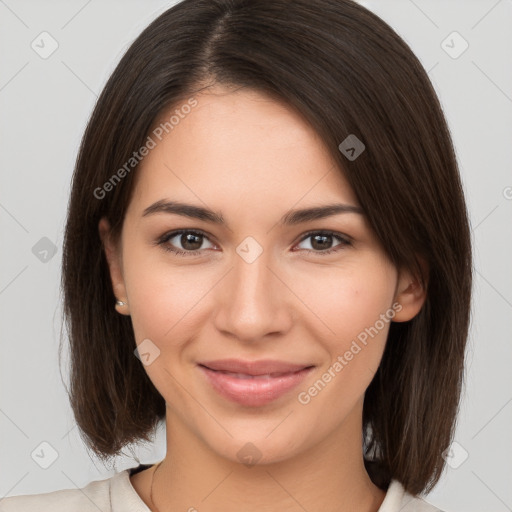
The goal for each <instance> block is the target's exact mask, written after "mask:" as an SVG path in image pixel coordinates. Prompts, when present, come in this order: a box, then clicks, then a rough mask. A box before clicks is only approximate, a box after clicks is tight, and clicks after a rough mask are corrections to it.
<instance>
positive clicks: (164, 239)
mask: <svg viewBox="0 0 512 512" xmlns="http://www.w3.org/2000/svg"><path fill="white" fill-rule="evenodd" d="M183 233H191V234H193V235H199V236H202V237H204V238H206V239H208V240H209V237H208V235H207V234H206V233H204V232H203V231H201V230H191V229H178V230H176V231H171V232H169V233H166V234H165V235H163V236H162V237H161V238H160V239H159V240H158V241H157V242H156V243H157V245H160V246H162V249H163V250H164V251H167V252H171V253H174V254H176V255H177V256H184V257H189V256H196V255H198V254H200V253H201V249H198V250H196V251H182V250H181V249H172V248H171V247H169V246H168V245H166V243H167V242H168V241H169V240H170V239H172V238H174V237H175V236H177V235H182V234H183ZM313 235H320V236H332V237H334V238H336V239H338V240H339V242H341V243H340V244H339V245H337V246H335V247H333V248H331V249H326V250H325V251H314V250H312V249H302V250H304V251H306V252H308V253H313V254H318V255H321V256H326V255H328V254H332V253H334V252H338V251H340V250H342V249H343V248H344V247H346V246H349V245H352V243H351V242H350V240H348V238H346V237H344V236H342V235H341V234H339V233H336V232H334V231H327V230H319V231H309V232H307V233H305V234H304V236H303V237H302V238H301V239H300V240H299V242H298V243H301V242H303V241H304V240H307V239H308V238H310V237H312V236H313Z"/></svg>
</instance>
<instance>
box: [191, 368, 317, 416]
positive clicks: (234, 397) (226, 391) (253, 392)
mask: <svg viewBox="0 0 512 512" xmlns="http://www.w3.org/2000/svg"><path fill="white" fill-rule="evenodd" d="M198 368H199V369H200V370H201V372H202V373H203V375H205V377H206V380H207V382H208V383H209V384H210V385H211V386H212V388H213V389H214V390H215V391H216V392H217V393H219V394H220V395H222V396H223V397H225V398H227V399H229V400H231V401H233V402H236V403H238V404H240V405H245V406H250V407H258V406H262V405H265V404H268V403H270V402H272V401H274V400H277V399H278V398H279V397H281V396H283V395H284V394H285V393H287V392H289V391H290V390H292V389H293V388H295V387H296V386H298V385H299V384H300V383H301V382H302V381H303V380H304V379H305V378H306V377H307V376H308V375H309V373H311V371H312V370H313V368H314V366H313V365H304V364H293V363H287V362H283V361H275V360H261V361H241V360H237V359H223V360H218V361H205V362H204V363H199V364H198Z"/></svg>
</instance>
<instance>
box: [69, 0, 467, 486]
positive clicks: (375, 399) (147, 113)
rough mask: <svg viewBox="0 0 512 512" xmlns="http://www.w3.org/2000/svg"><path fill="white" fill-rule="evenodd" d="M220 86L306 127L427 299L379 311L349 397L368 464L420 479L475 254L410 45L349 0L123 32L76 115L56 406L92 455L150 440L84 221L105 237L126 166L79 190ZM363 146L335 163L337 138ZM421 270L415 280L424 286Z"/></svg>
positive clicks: (440, 430) (428, 464) (160, 406)
mask: <svg viewBox="0 0 512 512" xmlns="http://www.w3.org/2000/svg"><path fill="white" fill-rule="evenodd" d="M208 83H210V84H213V83H219V84H224V85H234V86H240V87H248V88H251V89H254V90H258V91H260V92H263V93H266V94H269V95H271V96H273V97H275V98H278V99H279V100H280V101H282V102H285V103H286V104H287V105H289V106H290V107H292V108H294V109H296V110H297V111H298V112H300V113H301V115H303V116H304V119H306V120H307V122H309V123H310V124H311V126H312V127H313V128H314V129H315V130H316V132H317V133H318V134H319V135H320V137H321V138H322V139H323V141H324V142H325V144H326V146H327V148H328V149H329V151H330V152H331V153H332V156H333V158H334V159H335V161H336V162H337V164H339V169H340V171H339V172H343V173H344V176H345V178H346V179H347V180H348V182H349V184H350V186H351V187H352V189H353V191H354V193H355V194H356V197H357V199H358V201H359V203H360V205H361V206H362V208H363V210H364V212H365V214H366V216H367V218H368V221H369V223H370V225H371V226H372V228H373V230H374V232H375V234H376V236H377V237H378V239H379V240H380V242H381V243H382V246H383V247H384V249H385V251H386V252H387V254H388V256H389V258H390V260H391V261H392V262H393V263H394V265H395V266H396V267H397V268H405V269H409V270H412V271H413V272H415V273H416V275H418V276H420V279H423V277H424V276H422V274H421V271H422V270H421V266H420V265H419V263H418V259H419V258H422V259H424V261H425V262H426V263H427V265H428V269H429V275H428V286H427V292H428V293H427V298H426V301H425V303H424V305H423V307H422V309H421V310H420V312H419V313H418V314H417V315H416V316H415V317H414V318H413V319H412V320H410V321H408V322H401V323H397V322H392V323H391V325H390V331H389V336H388V341H387V345H386V348H385V351H384V355H383V358H382V362H381V364H380V367H379V369H378V371H377V373H376V375H375V377H374V379H373V380H372V382H371V384H370V385H369V387H368V389H367V391H366V394H365V400H364V409H363V429H364V446H363V452H364V456H365V464H366V468H367V471H368V473H369V475H370V477H371V478H372V480H373V481H374V483H375V484H376V485H378V486H379V487H381V488H382V489H384V490H385V489H386V488H387V486H388V484H389V482H390V480H391V479H392V478H394V479H397V480H399V481H400V482H401V483H402V485H403V486H404V487H405V489H406V490H407V491H409V492H411V493H413V494H419V493H421V492H428V491H429V490H431V488H432V487H433V486H434V485H435V484H436V483H437V481H438V480H439V478H440V476H441V473H442V470H443V468H444V460H443V457H442V452H443V450H444V449H445V448H447V446H448V445H449V443H450V442H451V440H452V436H453V434H454V429H455V423H456V418H457V412H458V407H459V399H460V392H461V386H462V382H463V377H464V351H465V346H466V339H467V334H468V329H469V322H470V300H471V281H472V256H471V241H470V229H469V222H468V216H467V211H466V205H465V201H464V194H463V189H462V186H461V181H460V176H459V171H458V167H457V162H456V157H455V153H454V149H453V145H452V141H451V136H450V132H449V129H448V127H447V124H446V121H445V118H444V116H443V112H442V109H441V106H440V103H439V101H438V98H437V96H436V94H435V91H434V89H433V87H432V85H431V83H430V81H429V78H428V75H427V74H426V72H425V70H424V69H423V67H422V66H421V64H420V62H419V61H418V59H417V58H416V57H415V55H414V54H413V52H412V51H411V50H410V48H409V47H408V45H407V44H406V43H405V42H404V41H403V40H402V39H401V38H400V37H399V36H398V35H397V34H396V33H395V32H394V31H393V29H392V28H391V27H389V26H388V25H387V24H386V23H385V22H384V21H382V20H381V19H380V18H379V17H378V16H376V15H375V14H373V13H372V12H370V11H368V10H367V9H365V8H363V7H361V6H360V5H358V4H357V3H355V2H353V1H351V0H315V2H311V1H310V0H184V1H183V2H181V3H179V4H177V5H175V6H173V7H172V8H170V9H169V10H167V11H166V12H164V13H163V14H161V15H160V16H159V17H158V18H157V19H155V20H154V21H153V22H152V23H151V24H150V25H149V26H148V27H147V28H146V29H145V30H144V31H143V32H142V33H141V34H140V36H139V37H138V38H137V39H136V40H135V41H134V42H133V44H132V45H131V46H130V47H129V49H128V50H127V51H126V53H125V55H124V56H123V57H122V59H121V61H120V62H119V64H118V66H117V67H116V69H115V70H114V72H113V73H112V75H111V77H110V78H109V80H108V82H107V84H106V85H105V87H104V90H103V91H102V93H101V95H100V97H99V98H98V101H97V104H96V106H95V108H94V111H93V113H92V115H91V118H90V120H89V123H88V125H87V128H86V130H85V134H84V136H83V140H82V143H81V146H80V150H79V154H78V158H77V162H76V167H75V170H74V174H73V181H72V190H71V196H70V202H69V209H68V218H67V224H66V228H65V239H64V248H63V273H62V289H63V292H64V314H65V322H66V326H67V331H68V335H69V342H70V360H71V374H70V375H71V379H70V391H69V395H70V402H71V406H72V409H73V412H74V415H75V418H76V421H77V423H78V426H79V429H80V435H81V436H82V437H83V439H84V440H85V442H86V445H88V447H90V448H91V449H92V450H93V451H94V453H95V454H96V455H98V456H99V457H100V458H102V459H103V460H106V459H107V458H109V457H114V456H115V455H118V454H119V452H120V451H121V449H122V448H123V447H124V446H126V445H128V444H130V443H135V442H139V441H150V434H151V433H152V432H153V429H155V428H156V426H157V424H158V421H159V420H161V419H163V418H164V417H165V402H164V399H163V397H162V396H161V395H160V394H159V393H158V391H157V390H156V389H155V387H154V386H153V384H152V382H151V381H150V379H149V377H148V376H147V374H146V372H145V370H144V367H143V365H142V364H141V362H140V361H139V359H138V358H136V357H135V356H134V353H133V351H134V349H135V347H136V344H135V340H134V333H133V328H132V325H131V320H130V318H129V317H127V316H124V315H120V314H118V313H117V312H116V311H115V309H114V303H115V299H116V298H115V296H114V293H113V290H112V285H111V281H110V276H109V271H108V266H107V262H106V259H105V254H104V251H103V248H102V244H101V240H100V238H99V233H98V222H99V220H100V218H101V217H103V216H106V217H107V219H108V220H109V222H110V224H111V226H112V230H113V235H114V237H118V236H119V234H120V232H121V229H122V224H123V219H124V215H125V212H126V210H127V206H128V204H129V201H130V198H131V194H132V193H133V184H134V175H135V172H136V167H135V168H134V170H133V171H132V172H129V173H127V174H126V176H125V177H124V178H123V180H122V183H119V184H118V185H117V186H115V187H112V190H110V191H109V192H108V193H107V194H105V195H104V197H103V198H101V199H99V198H98V197H97V194H95V193H94V191H95V190H97V189H98V187H102V186H103V184H104V183H106V182H107V181H108V180H109V179H110V178H111V177H112V175H113V174H114V173H115V172H116V170H118V169H119V168H121V167H122V166H123V164H125V163H126V162H127V161H128V160H129V159H130V157H131V156H132V154H133V152H134V151H135V150H137V149H138V148H140V147H141V146H142V145H143V144H144V143H145V141H146V139H147V136H148V133H149V130H150V129H151V127H152V126H153V123H154V122H155V120H156V119H158V118H159V116H160V115H161V114H162V113H163V112H165V111H167V110H168V109H170V108H171V107H173V106H175V105H178V104H179V103H180V102H182V101H185V99H186V98H188V97H190V96H191V95H192V94H194V93H196V92H197V91H199V90H201V88H204V87H205V84H208ZM350 134H354V135H356V136H357V138H358V139H360V140H361V141H362V142H363V143H364V144H365V146H366V148H365V150H364V151H363V153H361V154H360V155H359V156H358V157H357V158H356V159H355V160H348V159H347V158H345V156H344V155H342V153H341V151H340V150H339V149H338V145H339V144H340V143H341V142H342V141H343V140H344V139H345V138H346V137H347V136H349V135H350ZM426 282H427V280H425V283H426Z"/></svg>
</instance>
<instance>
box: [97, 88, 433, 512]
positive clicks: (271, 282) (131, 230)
mask: <svg viewBox="0 0 512 512" xmlns="http://www.w3.org/2000/svg"><path fill="white" fill-rule="evenodd" d="M194 97H195V98H196V99H197V101H198V105H197V106H196V107H195V108H193V109H192V111H191V113H190V114H188V115H187V116H186V117H185V118H184V119H181V120H180V122H179V124H178V125H176V126H175V127H174V129H173V130H172V131H170V132H169V133H168V134H167V135H166V136H165V137H164V138H163V139H162V141H159V142H158V144H157V146H156V147H155V148H154V149H152V150H151V151H150V153H149V154H148V156H146V157H145V158H144V160H143V161H142V162H141V165H140V167H139V168H138V169H137V170H136V171H135V172H137V181H136V184H135V191H134V195H133V197H132V200H131V203H130V205H129V208H128V211H127V213H126V217H125V219H124V224H123V229H122V236H121V238H120V240H119V243H117V244H115V243H113V242H112V241H111V239H109V237H108V234H109V229H110V226H109V224H108V221H107V220H106V219H102V220H101V221H100V224H99V232H100V236H101V238H102V240H103V243H104V245H105V251H106V255H107V259H108V262H109V266H110V275H111V279H112V286H113V289H114V293H115V294H116V296H117V298H118V299H120V300H123V301H126V302H127V303H128V305H127V306H116V309H117V311H118V312H119V313H120V314H123V315H130V316H131V319H132V323H133V329H134V333H135V338H136V342H137V344H139V343H141V342H142V340H144V339H146V338H149V339H150V340H151V341H152V343H154V344H155V345H156V346H157V347H158V348H159V350H160V355H159V356H158V357H157V358H156V359H155V360H154V361H153V362H152V363H151V364H150V365H148V366H145V367H144V368H145V370H146V372H147V374H148V376H149V378H150V379H151V380H152V382H153V383H154V385H155V387H156V388H157V389H158V391H159V392H160V393H161V395H162V396H163V397H164V398H165V401H166V403H167V416H166V427H167V448H168V449H167V455H166V457H165V459H164V460H163V462H162V464H161V465H160V467H159V468H158V471H157V472H156V477H155V479H154V488H153V497H154V503H155V504H156V507H158V510H160V511H163V510H189V509H190V508H191V507H195V508H196V509H197V510H198V511H200V512H209V511H212V512H213V511H219V512H220V511H223V512H234V511H238V510H240V509H243V510H244V511H246V512H256V511H258V512H262V511H275V510H280V511H283V512H287V511H297V512H298V511H303V510H304V509H305V510H307V511H308V512H317V511H318V512H320V511H323V512H325V511H333V512H334V511H336V512H348V511H353V510H358V511H363V512H375V511H377V510H378V508H379V507H380V505H381V503H382V501H383V499H384V496H385V493H384V492H383V491H382V490H380V489H379V488H378V487H376V486H375V485H374V484H373V483H372V482H371V480H370V478H369V476H368V474H367V472H366V471H365V468H364V465H363V454H362V448H361V446H362V408H363V399H364V393H365V390H366V388H367V387H368V385H369V384H370V382H371V380H372V378H373V376H374V374H375V372H376V371H377V368H378V366H379V363H380V360H381V358H382V354H383V351H384V347H385V343H386V338H387V334H388V330H389V323H385V327H384V328H383V329H381V330H380V331H379V333H378V335H376V336H374V337H373V338H369V342H368V344H367V346H365V347H364V349H363V350H361V351H360V352H359V353H358V354H357V355H355V356H354V358H353V359H352V360H351V361H350V362H349V363H348V364H347V365H346V366H345V367H344V368H343V370H342V371H341V372H338V373H337V375H336V377H335V378H333V379H332V380H331V382H329V383H328V384H327V385H326V386H325V388H324V389H322V391H321V392H319V393H318V394H317V396H315V397H314V398H312V399H311V401H310V402H309V403H308V404H305V405H304V404H301V403H299V401H298V400H297V395H298V393H299V392H300V391H304V390H307V389H308V388H309V387H310V386H312V385H313V383H314V382H315V381H317V380H318V379H319V378H320V377H321V376H322V374H323V373H324V372H325V371H327V369H328V368H329V367H330V366H331V365H332V364H333V362H334V361H336V358H337V357H338V356H339V355H343V354H344V353H345V352H346V351H347V350H348V349H349V348H350V345H351V342H352V340H354V339H356V337H357V335H358V334H359V333H361V332H362V331H364V330H365V328H369V327H370V326H374V325H375V322H376V321H377V320H378V319H379V318H380V317H379V315H380V314H382V313H385V312H386V311H388V310H390V308H392V305H393V304H394V303H399V304H400V305H401V309H400V311H399V312H396V314H395V317H394V319H393V320H394V321H398V322H402V321H407V320H410V319H411V318H413V317H414V316H415V315H416V314H417V313H418V312H419V310H420V309H421V306H422V305H423V303H424V300H425V296H426V293H425V290H424V289H423V288H422V287H421V286H420V285H419V283H418V281H417V279H416V277H415V276H413V275H411V274H410V273H409V272H406V271H399V270H398V269H396V268H395V267H394V266H393V265H392V264H391V262H390V261H389V260H388V258H387V257H386V255H385V253H384V250H383V248H382V247H381V246H380V245H379V243H378V242H377V239H376V237H375V235H374V233H373V232H372V230H371V228H370V226H369V224H368V223H367V221H366V217H365V216H364V215H360V214H356V213H343V214H337V215H334V216H331V217H328V218H325V219H321V220H314V221H308V222H305V223H303V224H299V225H296V226H287V227H284V226H279V225H278V221H279V219H280V218H281V216H282V215H284V214H285V213H286V212H287V211H288V210H290V209H297V208H306V207H311V206H318V205H325V204H329V203H346V204H349V205H354V206H359V204H358V202H357V199H356V197H355V195H354V193H353V191H352V190H351V188H350V186H349V185H348V183H347V182H346V180H345V179H344V177H343V175H342V173H341V172H340V171H339V170H338V169H336V167H334V163H333V161H332V159H331V157H330V155H329V153H328V151H327V149H326V148H325V147H324V145H323V143H322V141H321V140H320V139H319V137H318V136H317V135H316V133H315V132H314V131H313V130H312V128H311V127H310V126H309V125H308V124H307V123H306V122H305V121H304V120H303V119H302V117H301V116H300V115H299V114H297V113H296V112H295V111H292V110H290V109H289V108H287V107H286V106H285V105H284V104H282V103H279V102H277V101H275V100H273V99H271V98H269V97H266V96H263V95H261V94H259V93H257V92H255V91H250V90H247V89H238V90H234V89H230V88H226V87H220V86H215V87H213V88H211V89H209V90H207V91H204V92H202V93H201V94H198V95H196V96H194ZM173 110H174V109H173ZM169 116H170V114H169V113H167V115H166V116H163V117H166V118H167V119H168V118H169ZM121 186H122V185H121ZM161 199H168V200H169V199H172V200H178V201H183V202H188V203H192V204H194V205H198V206H203V207H208V208H210V209H213V210H215V211H216V212H219V213H222V216H223V217H224V219H225V220H226V222H227V224H228V227H222V226H217V225H215V224H213V223H211V222H207V221H203V220H197V219H191V218H187V217H184V216H179V215H175V214H168V213H157V214H154V215H150V216H146V217H143V216H142V212H143V211H144V209H145V208H146V207H148V206H149V205H151V204H153V203H154V202H156V201H158V200H161ZM182 228H186V229H191V230H194V229H195V230H198V229H199V230H202V231H204V232H205V233H206V234H207V237H203V238H201V237H200V238H199V240H198V243H197V245H196V247H199V248H200V249H199V250H200V254H199V255H193V256H188V255H187V256H180V255H175V254H173V253H172V252H168V251H165V250H164V248H163V246H162V245H156V244H155V242H156V241H157V240H158V239H159V238H160V237H162V235H164V234H166V233H169V232H171V231H172V230H176V229H182ZM310 230H332V231H335V232H337V233H339V234H341V235H346V236H349V237H350V238H351V240H352V243H351V245H340V241H339V240H338V239H336V238H334V237H333V238H330V239H328V240H327V242H326V243H327V245H324V246H320V245H318V244H316V245H314V243H315V240H314V236H309V237H306V236H305V233H306V232H307V231H310ZM247 236H251V237H253V238H254V239H255V240H256V241H257V242H258V244H259V245H260V246H261V248H262V249H263V252H262V253H261V255H259V257H258V258H256V259H255V261H253V262H252V263H247V261H246V260H244V259H243V258H242V257H240V256H239V254H238V253H237V252H236V248H237V247H238V246H239V244H240V243H241V242H242V241H243V240H244V239H245V238H246V237H247ZM171 240H172V242H171ZM171 240H169V241H168V242H167V246H168V247H172V246H173V245H174V247H175V248H177V249H179V250H185V251H186V250H189V251H191V250H192V249H190V246H186V240H185V243H183V238H182V237H181V236H174V237H173V238H172V239H171ZM201 241H202V243H201ZM200 243H201V245H199V244H200ZM322 247H325V249H328V248H335V247H336V248H337V249H339V250H338V251H336V252H334V253H332V254H330V255H322V254H320V252H321V251H322ZM308 249H309V251H311V252H308ZM225 357H236V358H240V359H251V360H255V359H266V358H270V359H279V360H284V361H289V362H294V363H304V364H305V365H306V364H314V365H315V369H314V371H313V373H312V374H311V375H309V376H308V378H307V380H306V381H305V382H304V383H302V384H301V385H299V387H298V388H297V389H294V390H292V391H291V392H289V393H287V394H286V395H284V396H282V397H280V398H279V399H277V400H276V401H274V402H271V403H270V404H268V405H265V406H261V407H246V406H241V405H238V404H236V403H233V402H230V401H228V400H227V399H225V398H223V397H222V396H220V395H218V394H217V393H216V392H215V391H214V390H213V389H212V388H211V387H210V386H209V385H208V384H207V383H206V381H205V379H204V377H203V375H202V374H201V372H200V371H199V370H198V368H197V366H196V365H197V363H198V362H200V361H206V360H212V359H220V358H225ZM248 442H251V443H253V444H254V445H255V446H256V447H257V448H258V450H259V452H260V453H261V458H260V459H259V461H258V462H257V463H256V464H255V465H252V466H250V467H247V466H246V465H244V464H242V463H241V461H240V460H239V459H238V456H237V452H238V451H239V450H240V449H241V448H242V447H244V446H245V445H246V443H248ZM154 469H155V466H152V467H151V468H149V469H147V470H145V471H143V472H140V473H138V474H137V475H134V476H132V477H131V482H132V485H133V487H134V489H135V490H136V491H137V493H138V494H139V495H140V496H141V498H142V499H143V501H144V502H145V503H146V504H147V505H148V507H150V508H151V509H153V510H154V508H153V505H152V503H151V501H150V498H149V490H150V485H151V479H152V477H153V473H154Z"/></svg>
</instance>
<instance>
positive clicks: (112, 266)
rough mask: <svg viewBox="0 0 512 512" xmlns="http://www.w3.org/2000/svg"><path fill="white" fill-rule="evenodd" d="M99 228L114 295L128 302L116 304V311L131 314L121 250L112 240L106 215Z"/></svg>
mask: <svg viewBox="0 0 512 512" xmlns="http://www.w3.org/2000/svg"><path fill="white" fill-rule="evenodd" d="M98 230H99V234H100V238H101V241H102V244H103V249H104V251H105V257H106V258H107V262H108V267H109V270H110V280H111V282H112V289H113V291H114V295H115V296H116V298H117V300H121V301H123V302H125V303H126V305H125V306H120V305H118V304H115V308H116V311H117V312H118V313H121V314H122V315H129V314H130V313H129V306H128V298H127V295H126V287H125V284H124V278H123V267H122V258H121V251H120V249H119V246H118V244H115V243H114V242H113V240H112V237H111V227H110V223H109V222H108V220H107V219H106V218H105V217H102V218H101V220H100V222H99V224H98Z"/></svg>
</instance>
